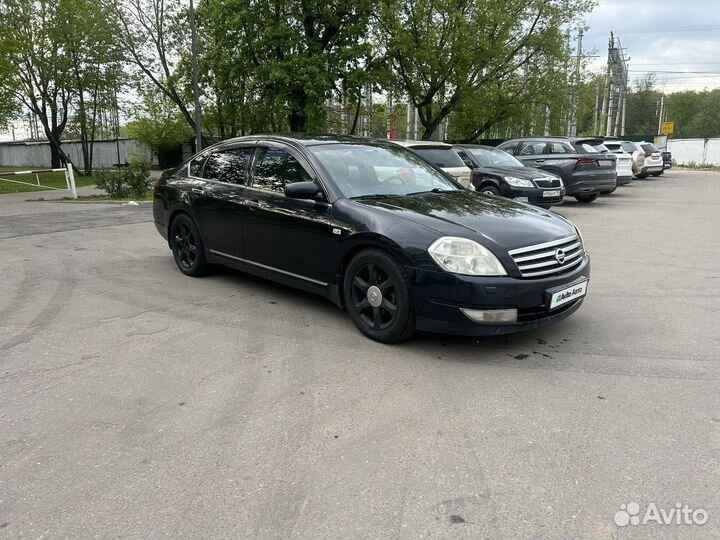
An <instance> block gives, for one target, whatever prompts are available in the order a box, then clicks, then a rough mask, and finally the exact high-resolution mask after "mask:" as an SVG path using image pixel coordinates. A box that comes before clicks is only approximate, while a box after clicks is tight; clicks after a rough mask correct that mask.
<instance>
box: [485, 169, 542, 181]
mask: <svg viewBox="0 0 720 540" xmlns="http://www.w3.org/2000/svg"><path fill="white" fill-rule="evenodd" d="M473 170H474V171H476V172H478V173H481V174H492V175H496V176H514V177H515V178H522V179H523V180H532V179H534V178H547V177H549V176H552V177H553V178H555V177H556V176H555V175H553V174H549V173H548V172H547V171H543V170H542V169H536V168H534V167H477V168H475V169H473Z"/></svg>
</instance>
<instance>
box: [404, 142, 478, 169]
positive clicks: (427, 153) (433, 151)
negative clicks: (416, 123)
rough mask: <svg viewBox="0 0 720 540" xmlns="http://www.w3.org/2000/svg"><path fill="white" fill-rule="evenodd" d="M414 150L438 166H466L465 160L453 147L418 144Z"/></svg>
mask: <svg viewBox="0 0 720 540" xmlns="http://www.w3.org/2000/svg"><path fill="white" fill-rule="evenodd" d="M412 150H413V152H415V153H416V154H417V155H418V156H420V157H421V158H423V159H424V160H425V161H429V162H430V163H432V164H433V165H436V166H438V167H465V163H463V160H462V159H460V156H458V155H457V154H456V153H455V151H454V150H453V149H452V148H446V147H435V148H433V147H427V146H418V147H414V148H413V149H412Z"/></svg>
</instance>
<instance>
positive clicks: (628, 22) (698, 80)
mask: <svg viewBox="0 0 720 540" xmlns="http://www.w3.org/2000/svg"><path fill="white" fill-rule="evenodd" d="M585 22H586V24H587V26H588V27H589V28H588V29H587V31H586V32H585V37H584V38H583V50H584V51H585V54H588V55H599V58H589V59H588V68H589V69H590V70H591V71H593V72H601V71H603V70H604V67H605V65H606V64H607V48H608V39H609V38H610V31H613V32H614V33H615V36H616V37H618V38H619V39H620V43H621V44H622V47H624V48H625V49H626V51H625V55H626V57H630V60H629V62H628V64H629V77H630V80H631V81H634V80H636V79H639V78H642V77H644V76H645V75H646V74H647V72H650V71H652V72H655V73H656V77H657V86H658V88H659V89H660V90H664V91H665V92H666V93H671V92H677V91H681V90H703V89H705V88H707V89H713V88H720V0H654V1H651V0H598V5H597V7H595V9H594V10H593V11H592V12H591V13H590V14H588V15H587V16H586V17H585ZM668 72H672V73H668Z"/></svg>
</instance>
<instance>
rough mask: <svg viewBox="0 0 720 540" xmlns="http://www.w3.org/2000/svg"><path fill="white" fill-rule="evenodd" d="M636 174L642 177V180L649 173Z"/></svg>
mask: <svg viewBox="0 0 720 540" xmlns="http://www.w3.org/2000/svg"><path fill="white" fill-rule="evenodd" d="M635 176H637V177H638V178H640V180H642V179H643V178H647V176H648V173H640V174H636V175H635Z"/></svg>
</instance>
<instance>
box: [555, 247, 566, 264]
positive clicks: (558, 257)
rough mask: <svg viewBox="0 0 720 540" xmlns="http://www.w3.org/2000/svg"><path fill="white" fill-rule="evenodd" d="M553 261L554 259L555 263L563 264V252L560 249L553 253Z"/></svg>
mask: <svg viewBox="0 0 720 540" xmlns="http://www.w3.org/2000/svg"><path fill="white" fill-rule="evenodd" d="M555 259H556V260H557V262H559V263H560V264H562V263H564V262H565V252H564V251H563V250H562V249H558V250H557V251H556V252H555Z"/></svg>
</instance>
